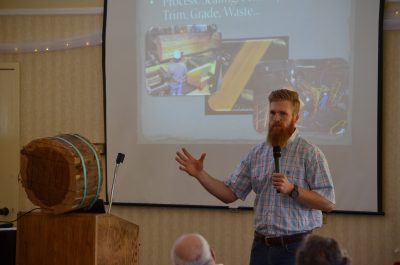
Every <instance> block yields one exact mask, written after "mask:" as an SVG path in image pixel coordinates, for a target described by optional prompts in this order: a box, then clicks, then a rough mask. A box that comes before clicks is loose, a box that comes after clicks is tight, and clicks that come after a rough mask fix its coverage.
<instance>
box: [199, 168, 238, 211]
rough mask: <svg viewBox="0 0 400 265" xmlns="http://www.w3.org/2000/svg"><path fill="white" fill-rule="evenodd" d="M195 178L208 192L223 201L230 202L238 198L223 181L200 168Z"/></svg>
mask: <svg viewBox="0 0 400 265" xmlns="http://www.w3.org/2000/svg"><path fill="white" fill-rule="evenodd" d="M195 178H196V179H197V180H198V181H199V182H200V184H201V185H202V186H203V187H204V188H205V189H206V190H207V191H208V192H209V193H211V194H212V195H214V196H215V197H217V198H218V199H219V200H221V201H222V202H224V203H231V202H234V201H236V200H237V199H238V198H237V196H236V195H235V193H234V192H233V191H232V190H231V189H230V188H229V187H228V186H226V185H225V183H224V182H223V181H221V180H218V179H216V178H214V177H212V176H210V175H209V174H208V173H207V172H206V171H205V170H202V171H201V172H200V173H199V175H198V176H196V177H195Z"/></svg>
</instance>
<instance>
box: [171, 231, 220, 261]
mask: <svg viewBox="0 0 400 265" xmlns="http://www.w3.org/2000/svg"><path fill="white" fill-rule="evenodd" d="M171 259H172V263H173V264H174V265H215V255H214V252H213V250H212V249H211V248H210V245H209V244H208V242H207V240H206V239H205V238H204V237H202V236H201V235H199V234H184V235H182V236H180V237H179V238H178V239H177V240H176V241H175V243H174V245H173V247H172V250H171Z"/></svg>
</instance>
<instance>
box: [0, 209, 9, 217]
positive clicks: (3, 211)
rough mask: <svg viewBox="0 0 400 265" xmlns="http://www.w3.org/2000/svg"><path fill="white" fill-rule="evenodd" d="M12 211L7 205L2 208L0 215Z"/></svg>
mask: <svg viewBox="0 0 400 265" xmlns="http://www.w3.org/2000/svg"><path fill="white" fill-rule="evenodd" d="M9 213H10V210H8V208H7V207H4V208H0V215H8V214H9Z"/></svg>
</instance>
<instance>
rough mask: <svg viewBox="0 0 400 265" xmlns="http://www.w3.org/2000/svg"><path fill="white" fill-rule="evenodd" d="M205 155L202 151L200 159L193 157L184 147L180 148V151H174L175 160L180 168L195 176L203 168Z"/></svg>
mask: <svg viewBox="0 0 400 265" xmlns="http://www.w3.org/2000/svg"><path fill="white" fill-rule="evenodd" d="M205 157H206V154H205V153H203V154H201V156H200V159H195V158H194V157H193V156H192V155H191V154H190V153H189V152H188V151H187V150H186V149H185V148H182V151H181V152H179V151H178V152H176V157H175V160H176V161H177V162H178V163H179V164H180V166H179V169H180V170H182V171H185V172H186V173H188V174H189V175H191V176H193V177H196V178H197V177H198V176H199V175H200V172H201V171H202V170H203V162H204V159H205Z"/></svg>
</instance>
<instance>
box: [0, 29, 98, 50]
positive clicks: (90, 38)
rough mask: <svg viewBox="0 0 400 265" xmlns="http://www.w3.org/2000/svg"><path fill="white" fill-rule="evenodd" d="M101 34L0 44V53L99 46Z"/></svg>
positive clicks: (93, 33) (94, 33)
mask: <svg viewBox="0 0 400 265" xmlns="http://www.w3.org/2000/svg"><path fill="white" fill-rule="evenodd" d="M102 43H103V41H102V32H101V31H97V32H90V33H86V34H84V35H80V36H74V37H69V38H64V39H57V40H51V41H39V42H37V41H36V42H21V43H7V42H3V43H0V53H16V52H21V53H23V52H32V51H33V52H35V53H36V52H40V51H42V52H45V51H56V50H65V49H72V48H81V47H88V46H96V45H101V44H102Z"/></svg>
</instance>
